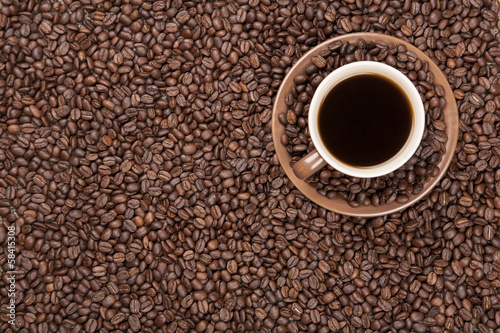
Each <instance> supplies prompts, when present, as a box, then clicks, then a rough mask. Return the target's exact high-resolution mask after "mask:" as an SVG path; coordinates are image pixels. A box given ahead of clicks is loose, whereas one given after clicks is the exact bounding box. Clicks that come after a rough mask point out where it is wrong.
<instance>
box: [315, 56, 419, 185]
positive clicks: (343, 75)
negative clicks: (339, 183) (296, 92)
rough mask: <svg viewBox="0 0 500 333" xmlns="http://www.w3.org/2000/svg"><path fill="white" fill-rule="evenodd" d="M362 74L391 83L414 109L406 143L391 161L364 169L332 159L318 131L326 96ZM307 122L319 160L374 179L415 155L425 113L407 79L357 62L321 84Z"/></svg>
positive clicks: (386, 68) (378, 66)
mask: <svg viewBox="0 0 500 333" xmlns="http://www.w3.org/2000/svg"><path fill="white" fill-rule="evenodd" d="M361 74H377V75H380V76H383V77H386V78H388V79H390V80H392V81H393V82H395V83H396V84H397V85H398V86H399V87H401V89H402V90H403V91H404V92H405V93H406V95H407V96H408V98H409V100H410V104H411V106H412V108H413V119H412V127H411V131H410V135H409V136H408V139H407V140H406V143H405V144H404V146H403V147H402V148H401V149H400V151H399V152H398V153H397V154H396V155H394V156H393V157H392V158H391V159H389V160H387V161H385V162H383V163H380V164H377V165H374V166H367V167H358V166H351V165H348V164H345V163H343V162H342V161H340V160H338V159H337V158H336V157H335V156H334V155H332V154H330V152H329V151H328V150H327V149H326V147H325V145H324V144H323V141H322V140H321V138H320V135H319V130H318V113H319V109H320V107H321V104H322V103H323V100H324V98H325V97H326V95H327V94H328V92H329V91H330V90H331V89H332V88H333V87H334V86H335V85H336V84H338V83H339V82H341V81H343V80H345V79H347V78H349V77H352V76H355V75H361ZM308 120H309V133H310V135H311V138H312V141H313V143H314V146H315V147H316V149H317V150H318V152H319V154H320V155H321V157H323V159H324V160H325V161H326V162H327V163H328V164H330V165H331V166H332V167H333V168H335V169H336V170H338V171H340V172H342V173H344V174H347V175H351V176H354V177H363V178H373V177H379V176H382V175H385V174H388V173H390V172H392V171H394V170H396V169H398V168H399V167H401V166H402V165H403V164H405V163H406V162H407V161H408V160H409V159H410V157H411V156H412V155H413V154H414V153H415V151H416V150H417V148H418V146H419V145H420V141H421V140H422V136H423V134H424V128H425V111H424V105H423V103H422V99H421V98H420V94H419V93H418V91H417V88H415V86H414V85H413V83H412V82H411V81H410V79H408V78H407V77H406V76H405V75H404V74H403V73H401V72H400V71H399V70H397V69H395V68H393V67H391V66H389V65H386V64H383V63H379V62H375V61H359V62H354V63H351V64H347V65H345V66H342V67H340V68H339V69H336V70H334V71H333V72H332V73H330V74H329V75H328V76H327V77H326V78H325V79H324V80H323V81H322V82H321V84H320V85H319V86H318V88H317V89H316V92H315V93H314V96H313V98H312V101H311V105H310V107H309V117H308Z"/></svg>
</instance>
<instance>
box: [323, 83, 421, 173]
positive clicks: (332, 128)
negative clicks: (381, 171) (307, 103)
mask: <svg viewBox="0 0 500 333" xmlns="http://www.w3.org/2000/svg"><path fill="white" fill-rule="evenodd" d="M412 118H413V110H412V107H411V104H410V100H409V98H408V96H407V95H406V93H405V92H404V91H403V90H402V89H401V88H400V87H399V86H398V85H397V84H396V83H395V82H393V81H392V80H390V79H387V78H385V77H383V76H379V75H374V74H361V75H356V76H353V77H350V78H347V79H345V80H344V81H342V82H340V83H339V84H337V85H336V86H335V87H333V89H332V90H331V91H330V92H329V93H328V94H327V95H326V97H325V99H324V100H323V103H322V104H321V106H320V110H319V116H318V128H319V135H320V137H321V139H322V140H323V143H324V145H325V146H326V148H327V149H328V150H329V152H330V153H331V154H332V155H334V156H335V157H336V158H337V159H339V160H340V161H342V162H343V163H345V164H349V165H351V166H360V167H367V166H373V165H377V164H380V163H382V162H385V161H387V160H389V159H390V158H391V157H393V156H394V155H396V153H398V152H399V150H400V149H401V148H402V147H403V146H404V144H405V143H406V140H407V139H408V136H409V134H410V131H411V126H412Z"/></svg>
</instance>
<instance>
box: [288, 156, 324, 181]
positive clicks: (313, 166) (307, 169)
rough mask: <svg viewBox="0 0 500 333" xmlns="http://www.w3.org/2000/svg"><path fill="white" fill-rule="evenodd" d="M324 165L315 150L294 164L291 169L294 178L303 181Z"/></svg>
mask: <svg viewBox="0 0 500 333" xmlns="http://www.w3.org/2000/svg"><path fill="white" fill-rule="evenodd" d="M325 165H326V161H325V160H324V159H323V157H321V156H320V155H319V153H318V151H317V150H316V149H314V150H313V151H312V152H310V153H309V154H307V155H306V156H305V157H303V158H302V159H301V160H300V161H298V162H297V163H295V164H294V165H293V167H292V169H293V172H294V173H295V176H297V177H298V178H299V179H301V180H304V179H306V178H308V177H310V176H312V175H313V174H315V173H316V172H317V171H319V170H320V169H321V168H323V167H324V166H325Z"/></svg>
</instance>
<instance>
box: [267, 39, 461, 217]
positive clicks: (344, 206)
mask: <svg viewBox="0 0 500 333" xmlns="http://www.w3.org/2000/svg"><path fill="white" fill-rule="evenodd" d="M359 39H364V40H365V41H367V42H369V41H374V42H375V41H379V40H380V41H384V42H386V43H396V44H404V45H405V46H406V48H407V50H409V51H412V52H414V53H416V54H417V56H418V58H420V59H421V60H422V61H427V62H428V63H429V70H430V71H431V72H432V73H433V74H434V82H435V83H436V84H440V85H442V86H443V87H444V90H445V99H446V101H447V105H446V107H445V108H444V109H443V113H444V117H445V122H446V134H447V135H448V141H447V142H446V154H445V155H444V156H443V158H442V160H441V162H440V163H439V164H438V165H437V166H438V167H439V170H440V172H439V174H438V175H437V176H435V177H431V178H430V179H429V180H428V181H427V182H425V183H424V186H423V189H422V191H420V193H418V194H415V195H409V200H408V201H407V202H405V203H398V202H396V201H393V202H391V203H389V204H382V205H379V206H373V205H368V206H362V205H360V206H358V207H352V206H350V205H349V203H348V202H347V201H346V200H344V199H342V198H340V197H335V198H333V199H329V198H327V197H326V196H323V195H321V194H319V193H318V192H317V191H316V189H315V188H314V187H312V186H311V185H310V184H309V183H307V182H306V181H303V180H300V179H299V178H297V177H296V176H295V174H294V172H293V170H292V167H291V166H290V162H291V160H292V156H291V155H290V154H289V153H288V152H287V150H286V147H285V146H284V145H283V144H281V140H280V138H281V136H282V134H283V133H284V131H285V127H284V126H283V125H281V124H280V122H279V120H278V115H280V114H282V113H286V111H287V107H286V103H285V96H286V94H287V93H288V92H289V91H290V89H291V88H292V87H293V85H294V83H293V79H294V78H295V77H296V76H297V75H299V74H303V73H305V69H306V67H307V66H309V65H310V64H311V62H312V58H313V57H314V56H315V55H317V54H319V53H320V52H321V51H322V50H324V49H327V48H328V46H329V45H330V44H332V43H334V42H336V41H343V42H352V43H356V42H357V41H358V40H359ZM272 132H273V141H274V147H275V149H276V153H277V155H278V159H279V161H280V163H281V166H282V167H283V169H284V170H285V173H286V175H287V176H288V178H289V179H290V180H291V181H292V182H293V184H294V185H295V187H297V189H298V190H299V191H301V192H302V193H303V194H304V195H305V196H306V197H307V198H309V199H310V200H312V201H314V202H315V203H317V204H318V205H320V206H322V207H324V208H326V209H328V210H332V211H334V212H336V213H339V214H343V215H350V216H360V217H370V216H381V215H387V214H391V213H394V212H397V211H400V210H402V209H404V208H406V207H408V206H411V205H413V204H414V203H415V202H416V201H418V200H420V199H421V198H423V197H424V196H425V195H426V194H427V193H429V191H430V190H432V188H433V187H434V186H435V185H436V184H437V183H438V182H439V180H440V179H441V178H442V177H443V176H444V174H445V173H446V170H447V169H448V166H449V165H450V162H451V160H452V158H453V155H454V153H455V147H456V145H457V138H458V112H457V105H456V102H455V98H454V96H453V92H452V90H451V88H450V85H449V84H448V81H447V79H446V77H445V76H444V74H443V73H442V72H441V70H440V69H439V68H438V67H437V65H436V64H435V63H434V62H433V61H432V60H431V59H430V58H429V57H428V56H427V55H425V54H424V53H423V52H422V51H420V50H419V49H417V48H416V47H415V46H413V45H411V44H409V43H407V42H405V41H402V40H400V39H398V38H396V37H392V36H388V35H383V34H377V33H354V34H348V35H343V36H339V37H335V38H332V39H330V40H327V41H325V42H323V43H321V44H319V45H317V46H316V47H314V48H313V49H311V50H310V51H309V52H307V53H306V54H304V55H303V56H302V58H300V59H299V61H298V62H297V63H296V64H295V65H294V66H293V67H292V69H291V70H290V72H288V74H287V75H286V77H285V79H284V80H283V82H282V83H281V86H280V89H279V90H278V94H277V95H276V99H275V101H274V107H273V120H272Z"/></svg>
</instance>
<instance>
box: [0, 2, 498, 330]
mask: <svg viewBox="0 0 500 333" xmlns="http://www.w3.org/2000/svg"><path fill="white" fill-rule="evenodd" d="M0 7H1V8H0V37H1V38H0V50H1V53H0V96H1V99H0V220H1V224H2V226H0V244H1V251H0V252H1V254H0V265H1V266H0V267H1V268H0V276H1V281H2V282H1V284H2V285H1V286H0V294H1V296H2V297H1V298H0V303H1V308H0V331H1V332H13V331H15V332H192V331H195V332H215V331H220V332H225V331H232V332H237V331H238V332H243V331H247V332H329V331H333V332H337V331H338V332H395V331H397V332H402V333H403V332H426V331H427V332H481V333H486V332H488V333H489V332H500V329H499V328H498V327H499V326H500V302H499V301H500V299H499V296H498V288H499V287H500V278H499V272H500V252H499V250H500V236H499V234H498V229H499V226H500V225H499V217H500V170H499V169H498V165H499V162H500V140H499V138H498V130H499V127H500V122H499V118H498V117H499V116H500V113H499V111H497V109H498V107H499V106H500V96H499V95H498V94H499V93H500V85H499V82H498V74H499V67H498V65H499V64H500V46H499V41H500V35H499V34H497V33H496V32H497V31H498V27H499V23H498V17H497V13H498V7H499V6H498V3H496V2H491V1H481V0H457V1H448V0H442V1H438V0H430V1H425V2H421V1H411V0H407V1H404V2H400V1H388V0H374V1H372V0H365V1H361V0H348V1H335V2H331V3H329V2H316V1H312V2H305V1H291V0H278V1H268V0H249V1H245V0H237V1H234V2H226V1H215V2H196V1H177V0H174V1H171V0H167V1H156V2H150V1H139V0H132V1H127V0H123V1H102V0H98V1H91V0H82V1H65V0H62V1H34V0H28V1H18V0H0ZM359 31H372V32H379V33H386V34H390V35H393V36H396V37H399V38H401V39H403V40H405V41H408V42H410V43H412V44H413V45H416V46H417V47H419V48H420V49H421V50H423V51H424V52H425V53H426V54H428V55H429V56H430V57H431V58H432V59H433V60H434V61H436V63H438V64H439V66H440V68H441V69H442V70H443V71H444V73H445V74H446V75H447V77H448V81H449V83H450V85H451V87H452V89H453V91H454V95H455V98H456V99H457V102H458V106H459V112H460V134H459V143H458V145H457V149H456V152H455V159H454V161H453V162H452V164H451V167H450V169H449V171H448V172H447V175H446V176H445V177H444V178H443V180H442V181H441V182H440V184H439V186H437V187H436V188H435V189H434V190H433V191H432V193H431V194H430V195H428V196H427V197H426V198H425V199H424V200H422V201H421V202H419V203H417V204H415V205H414V206H413V207H411V208H408V209H406V210H405V211H403V212H400V213H396V214H391V215H389V216H384V217H377V218H371V219H364V218H352V217H346V216H340V215H338V214H335V213H333V212H329V211H326V210H325V209H323V208H321V207H318V206H316V205H315V204H313V203H311V202H310V201H309V200H307V199H306V198H304V197H303V195H302V194H301V193H300V192H298V191H297V190H295V189H294V187H293V185H292V184H291V183H290V182H289V180H288V179H287V178H286V177H285V176H284V173H283V170H282V169H281V168H280V166H279V163H278V160H277V157H276V154H275V153H274V148H273V142H272V139H271V132H270V120H271V109H272V103H273V100H274V97H275V94H276V92H277V89H278V88H279V86H280V83H281V81H282V80H283V77H284V75H285V74H286V73H287V71H288V70H289V69H290V67H291V66H292V65H293V63H294V61H297V59H299V58H300V56H301V55H302V54H304V53H305V52H307V50H309V49H310V48H311V47H313V46H315V45H317V44H318V43H320V42H322V41H324V40H326V39H328V38H331V37H334V36H337V35H340V34H345V33H350V32H359ZM325 61H326V62H327V61H328V60H327V59H325V58H323V59H321V58H317V59H315V62H316V63H315V65H317V66H318V67H320V68H321V66H323V65H325ZM397 62H402V61H401V60H399V59H396V63H397ZM417 74H418V73H417ZM436 89H437V87H436ZM431 100H432V99H431ZM431 100H430V101H429V103H431ZM291 117H293V116H291ZM302 125H303V126H305V125H306V124H302ZM438 126H439V124H438ZM434 127H436V125H434ZM415 172H416V169H415ZM12 224H15V225H16V228H17V245H16V253H17V257H16V264H17V275H16V277H17V284H16V286H17V294H16V311H17V317H16V325H14V326H12V325H9V324H8V323H7V321H8V320H9V318H8V316H7V310H6V306H7V302H8V300H9V298H8V297H7V293H6V289H5V287H4V285H5V284H6V283H7V281H6V277H7V274H5V272H7V271H9V269H8V267H7V264H6V255H5V251H4V249H5V248H6V243H5V239H6V226H9V225H12Z"/></svg>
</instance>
